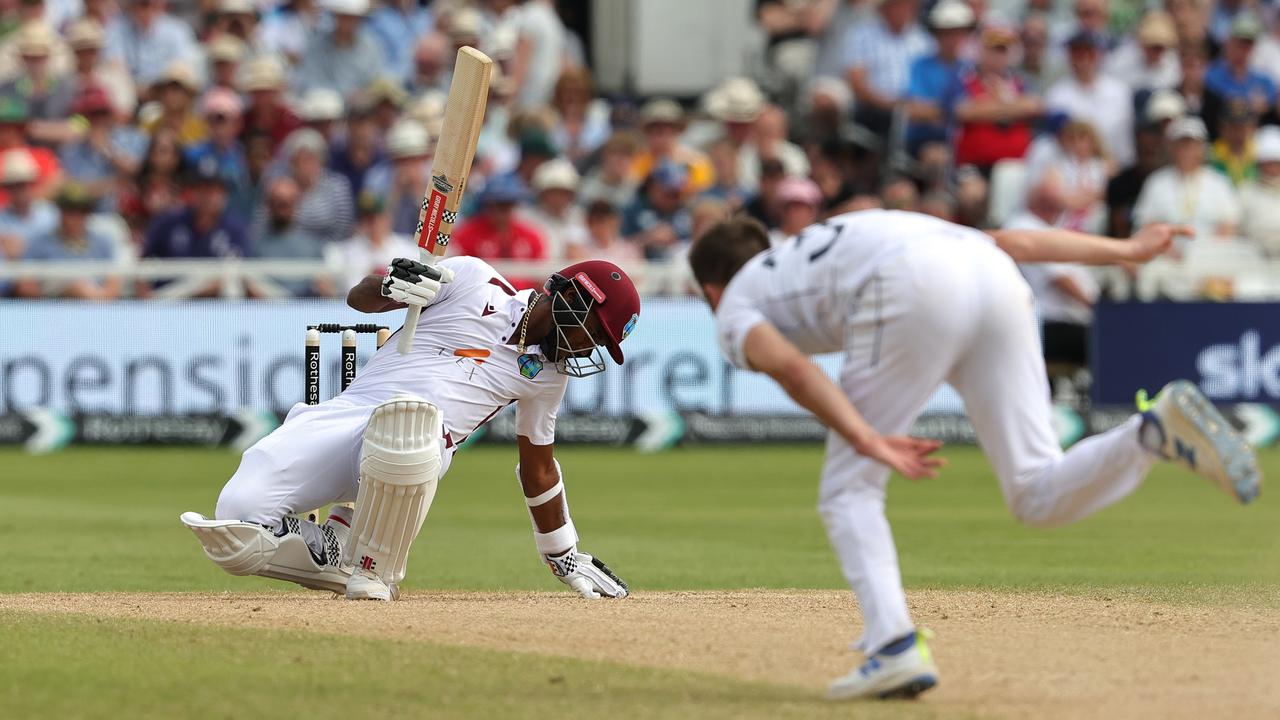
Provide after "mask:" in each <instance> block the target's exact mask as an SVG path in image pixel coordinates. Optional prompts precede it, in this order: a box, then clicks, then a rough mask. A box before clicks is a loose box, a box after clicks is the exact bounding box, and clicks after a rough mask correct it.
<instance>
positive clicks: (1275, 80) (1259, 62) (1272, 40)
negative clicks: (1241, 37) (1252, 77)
mask: <svg viewBox="0 0 1280 720" xmlns="http://www.w3.org/2000/svg"><path fill="white" fill-rule="evenodd" d="M1270 28H1271V29H1270V30H1269V31H1268V32H1266V33H1263V34H1262V35H1259V36H1258V40H1257V42H1255V43H1254V46H1253V54H1252V55H1250V56H1249V65H1250V67H1252V68H1253V69H1254V70H1257V71H1258V72H1261V73H1262V74H1264V75H1266V76H1267V77H1269V78H1271V84H1272V85H1275V86H1277V87H1280V18H1277V17H1276V14H1275V13H1274V11H1273V12H1272V15H1271V22H1270Z"/></svg>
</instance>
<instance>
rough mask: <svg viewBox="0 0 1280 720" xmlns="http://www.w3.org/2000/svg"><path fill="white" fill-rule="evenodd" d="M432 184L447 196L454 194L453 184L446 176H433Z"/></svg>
mask: <svg viewBox="0 0 1280 720" xmlns="http://www.w3.org/2000/svg"><path fill="white" fill-rule="evenodd" d="M431 184H432V185H434V186H435V188H436V190H439V191H440V192H442V193H444V194H445V195H448V194H449V193H451V192H453V183H451V182H449V181H448V180H447V179H446V178H445V176H444V175H434V176H432V178H431Z"/></svg>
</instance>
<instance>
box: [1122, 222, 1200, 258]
mask: <svg viewBox="0 0 1280 720" xmlns="http://www.w3.org/2000/svg"><path fill="white" fill-rule="evenodd" d="M1194 234H1195V230H1194V229H1193V228H1191V227H1189V226H1187V225H1171V224H1169V223H1156V224H1154V225H1147V226H1145V227H1143V228H1142V229H1141V230H1139V231H1138V232H1136V233H1134V234H1133V236H1132V237H1130V238H1129V242H1127V243H1125V250H1126V251H1127V254H1128V257H1127V258H1125V259H1126V260H1127V261H1128V262H1132V263H1145V262H1148V261H1150V260H1151V259H1152V258H1154V257H1156V256H1158V255H1163V254H1164V253H1167V252H1169V251H1170V249H1172V248H1173V241H1174V239H1175V238H1178V237H1190V236H1192V235H1194Z"/></svg>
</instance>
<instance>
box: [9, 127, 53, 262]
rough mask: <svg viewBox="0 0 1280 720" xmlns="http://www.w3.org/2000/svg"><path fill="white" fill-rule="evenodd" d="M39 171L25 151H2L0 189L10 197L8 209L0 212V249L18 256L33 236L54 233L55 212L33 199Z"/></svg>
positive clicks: (18, 149) (38, 199) (46, 202)
mask: <svg viewBox="0 0 1280 720" xmlns="http://www.w3.org/2000/svg"><path fill="white" fill-rule="evenodd" d="M38 179H39V169H38V168H37V167H36V161H35V160H34V159H33V158H32V157H31V153H30V152H28V151H27V150H26V148H13V149H10V150H5V151H4V153H3V157H0V186H3V189H4V191H5V193H6V194H7V195H8V196H9V205H8V207H6V208H4V209H3V210H0V246H2V247H7V248H8V249H9V250H8V252H9V253H10V254H12V255H16V256H20V255H21V254H22V252H23V250H24V248H26V245H27V242H28V241H29V240H31V238H33V237H37V236H40V235H44V234H46V233H50V232H53V229H54V228H55V227H57V225H58V211H57V210H56V209H55V208H54V207H53V203H51V202H49V201H48V200H43V199H41V198H39V197H37V196H36V192H35V186H36V180H38Z"/></svg>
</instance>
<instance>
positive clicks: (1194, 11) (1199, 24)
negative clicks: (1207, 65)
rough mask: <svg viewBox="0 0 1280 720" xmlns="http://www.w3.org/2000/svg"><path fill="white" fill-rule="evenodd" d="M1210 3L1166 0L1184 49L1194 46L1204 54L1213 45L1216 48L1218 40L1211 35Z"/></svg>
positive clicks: (1201, 0)
mask: <svg viewBox="0 0 1280 720" xmlns="http://www.w3.org/2000/svg"><path fill="white" fill-rule="evenodd" d="M1209 5H1210V3H1208V2H1206V1H1205V0H1164V9H1165V10H1166V11H1168V13H1169V16H1170V17H1172V18H1173V25H1174V27H1175V28H1177V29H1178V41H1179V42H1180V44H1181V46H1182V50H1183V51H1186V50H1187V49H1188V48H1191V47H1194V48H1196V49H1198V50H1199V51H1200V52H1201V53H1202V54H1203V53H1207V52H1208V51H1209V49H1210V47H1211V46H1212V47H1214V48H1215V49H1216V47H1217V44H1218V43H1217V41H1216V40H1213V39H1212V38H1210V37H1209Z"/></svg>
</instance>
